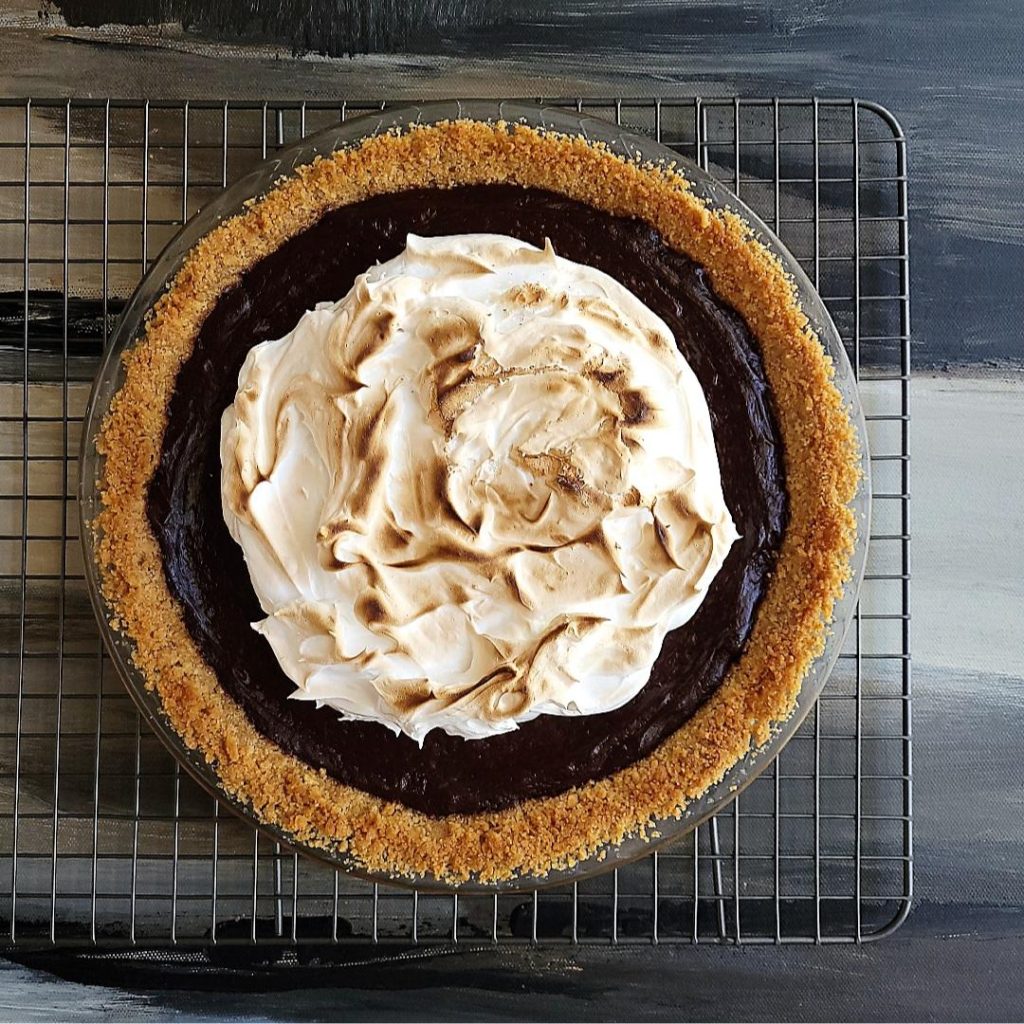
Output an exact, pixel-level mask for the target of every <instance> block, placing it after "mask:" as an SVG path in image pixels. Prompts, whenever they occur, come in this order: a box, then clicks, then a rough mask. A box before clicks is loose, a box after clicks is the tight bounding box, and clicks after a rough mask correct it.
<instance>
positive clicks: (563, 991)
mask: <svg viewBox="0 0 1024 1024" xmlns="http://www.w3.org/2000/svg"><path fill="white" fill-rule="evenodd" d="M100 6H102V5H100ZM552 7H554V5H552ZM506 10H510V9H506ZM517 10H520V8H517ZM521 10H522V11H524V12H525V13H522V14H519V15H516V16H515V17H509V18H506V19H504V20H503V21H502V23H501V24H499V25H490V26H489V27H483V28H479V27H478V28H474V27H472V25H471V24H470V23H469V22H465V23H463V25H464V27H462V28H460V29H457V30H456V29H451V30H450V31H449V30H446V31H445V32H439V33H437V34H435V35H433V36H430V37H429V38H427V37H424V38H423V40H422V41H418V46H417V48H418V50H419V52H415V53H411V52H408V51H407V52H403V53H400V54H380V53H377V54H373V55H364V56H360V57H356V58H352V59H349V58H339V59H325V58H323V57H320V56H315V55H312V56H307V57H304V58H295V57H293V56H292V41H291V40H286V41H285V42H283V43H275V42H274V41H272V40H267V39H262V40H260V41H254V40H253V39H251V38H245V39H242V40H238V39H236V38H235V37H234V35H233V34H231V33H226V32H223V31H222V32H220V37H219V38H218V39H216V40H212V39H210V38H205V37H204V36H202V35H200V34H198V33H195V32H189V33H185V32H182V31H181V30H180V29H177V28H174V27H167V26H161V27H149V28H145V27H142V28H134V29H124V28H117V27H109V26H108V27H103V28H74V27H70V26H67V25H65V24H63V23H62V21H61V19H60V18H59V16H58V15H57V13H56V9H55V8H53V7H52V6H51V7H49V8H47V18H44V19H40V18H39V17H38V11H37V4H35V3H34V2H28V0H7V2H2V0H0V92H3V93H6V94H11V95H29V94H42V95H68V94H73V95H122V96H135V97H138V96H153V97H155V96H166V97H190V98H221V97H224V96H232V97H239V98H253V97H268V96H272V97H295V98H323V97H332V98H344V97H353V96H361V97H366V96H388V97H399V98H400V97H409V98H412V97H422V96H429V97H440V96H449V95H492V96H493V95H513V94H514V95H538V94H546V95H555V94H559V95H563V94H574V95H599V94H608V93H609V92H611V93H618V94H622V95H633V96H637V95H653V94H663V95H686V94H692V93H694V92H701V93H705V94H734V93H742V94H759V95H772V94H781V95H798V94H799V95H803V94H807V93H818V94H821V95H851V94H857V95H859V96H862V97H864V98H870V99H875V100H878V101H880V102H882V103H884V104H886V105H887V106H889V107H890V108H891V109H892V110H893V111H894V112H895V113H896V114H897V116H898V117H899V118H900V119H901V120H902V122H903V124H904V127H905V128H906V130H907V133H908V136H909V139H910V152H911V200H912V222H911V233H912V241H913V253H912V255H913V274H914V276H913V292H914V346H915V356H916V361H917V364H918V365H919V366H926V365H928V366H933V367H941V366H942V365H943V364H944V363H947V362H955V363H968V364H971V365H970V367H969V368H968V369H967V370H965V371H964V372H961V373H955V374H944V375H938V376H928V377H921V378H918V379H916V380H915V382H914V388H913V401H914V432H913V435H912V457H913V495H914V497H913V503H912V507H913V515H914V535H915V540H914V559H915V583H914V616H915V618H914V628H913V647H914V651H915V666H916V667H915V672H916V680H915V689H916V695H915V707H916V728H915V736H916V748H915V779H916V806H915V828H916V836H917V849H916V854H917V860H916V876H917V878H916V880H917V896H918V903H917V909H916V910H915V912H914V913H913V914H912V916H911V918H910V921H909V922H908V924H907V925H906V926H905V927H904V929H903V930H902V931H901V932H900V933H898V934H897V936H896V937H894V938H892V939H890V940H887V941H885V942H883V943H881V944H879V945H877V946H873V947H870V948H865V949H862V950H853V949H807V950H790V949H786V950H774V949H766V950H739V951H737V950H728V949H698V950H689V949H684V950H678V951H668V950H662V949H652V950H644V951H636V952H619V951H607V952H585V953H584V952H581V953H575V954H572V955H570V956H566V955H564V954H559V955H553V954H544V953H540V952H529V951H527V952H523V953H520V954H501V955H491V954H485V955H480V956H477V955H473V956H469V957H463V958H460V959H455V958H451V957H443V958H436V959H434V960H431V961H429V962H422V963H416V964H409V965H405V966H402V967H400V968H394V967H392V968H389V969H386V970H376V969H369V968H367V969H362V970H356V969H352V968H349V969H346V970H344V971H341V970H339V971H338V973H337V974H336V975H335V976H333V977H329V978H327V979H324V980H326V981H327V982H328V983H329V987H327V988H318V989H316V990H309V991H304V992H301V993H288V994H282V993H277V994H270V995H259V996H255V995H248V996H245V995H240V994H237V993H232V994H224V993H220V994H209V993H202V994H199V993H196V992H195V991H188V990H187V989H186V990H184V991H179V992H166V991H165V992H156V991H154V988H155V986H154V983H153V981H152V979H146V978H142V977H135V978H134V979H133V980H129V981H128V984H129V986H130V989H131V991H130V992H125V991H120V990H117V989H114V988H105V987H99V988H94V987H85V986H84V985H80V984H77V983H72V982H65V981H56V980H54V978H52V977H51V976H49V975H45V974H41V973H39V972H37V971H30V970H28V969H26V968H24V967H19V966H13V965H7V966H4V967H3V968H2V969H0V1018H8V1019H19V1018H23V1017H31V1018H33V1019H42V1018H43V1017H46V1019H51V1018H52V1017H54V1016H56V1017H61V1016H70V1015H72V1014H74V1015H76V1016H77V1017H78V1018H79V1019H100V1018H103V1019H108V1018H113V1017H118V1016H145V1017H148V1018H149V1019H196V1018H200V1017H210V1018H216V1019H280V1018H288V1017H298V1018H310V1019H315V1018H331V1017H343V1018H347V1017H351V1018H359V1019H387V1018H432V1019H453V1018H455V1019H461V1018H471V1019H472V1018H478V1017H481V1016H487V1017H491V1018H493V1019H514V1018H522V1017H551V1018H557V1019H600V1018H608V1017H616V1016H618V1017H621V1016H627V1015H636V1016H638V1017H651V1018H663V1019H668V1018H678V1019H699V1018H718V1019H736V1018H750V1019H766V1018H773V1017H792V1018H794V1019H820V1018H822V1017H824V1018H829V1017H834V1018H837V1019H845V1018H863V1019H887V1018H897V1019H912V1018H921V1019H984V1018H1009V1019H1013V1018H1020V1017H1021V1016H1024V983H1022V982H1021V980H1020V979H1021V967H1022V965H1024V940H1022V936H1024V825H1022V824H1021V823H1022V821H1024V813H1022V811H1024V806H1022V804H1024V796H1022V794H1024V769H1022V765H1024V744H1022V741H1021V739H1020V737H1021V735H1022V728H1021V727H1022V725H1024V646H1022V643H1021V640H1020V638H1019V621H1020V607H1021V600H1022V598H1024V586H1022V582H1021V581H1022V579H1024V545H1022V544H1021V541H1020V538H1021V537H1022V536H1024V484H1022V481H1021V477H1020V473H1019V463H1020V456H1021V451H1022V448H1024V444H1022V442H1024V401H1022V395H1024V378H1022V376H1021V375H1020V374H1019V373H1016V372H1014V371H1013V370H1012V369H1011V367H1013V366H1016V365H1018V364H1020V363H1022V362H1024V341H1022V340H1021V328H1020V309H1021V306H1022V301H1024V227H1022V223H1024V219H1022V218H1021V216H1020V198H1019V197H1020V194H1021V187H1022V185H1024V159H1022V138H1024V76H1022V67H1021V61H1022V57H1021V54H1022V53H1024V8H1022V7H1021V5H1020V4H1018V3H1016V2H1015V0H991V2H987V3H982V2H962V3H953V2H951V0H935V2H931V3H929V2H927V0H903V2H890V3H883V2H880V0H863V2H859V3H840V2H830V0H803V2H799V3H791V4H780V3H769V2H767V0H746V2H733V0H723V2H718V3H714V2H689V3H681V2H659V0H651V2H646V3H641V2H633V3H624V4H619V5H615V6H614V7H613V5H609V4H606V3H601V2H596V0H595V2H586V0H566V2H564V3H561V4H559V5H557V10H549V11H548V13H547V14H545V15H544V16H543V17H541V16H538V15H536V14H534V15H532V18H531V15H530V12H529V11H527V10H526V7H525V5H524V6H523V7H522V8H521ZM533 10H539V8H535V9H533ZM47 19H48V20H47ZM100 976H102V977H104V978H108V979H109V978H110V977H111V976H112V975H111V973H110V972H105V973H104V974H103V975H100V974H98V973H97V972H96V971H95V970H93V971H91V972H90V973H89V974H88V975H87V976H86V977H85V978H84V979H80V980H85V981H89V980H96V978H97V977H100Z"/></svg>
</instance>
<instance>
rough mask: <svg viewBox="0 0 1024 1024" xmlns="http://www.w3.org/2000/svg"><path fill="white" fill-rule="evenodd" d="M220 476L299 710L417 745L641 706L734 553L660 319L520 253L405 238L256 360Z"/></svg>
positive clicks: (261, 349)
mask: <svg viewBox="0 0 1024 1024" xmlns="http://www.w3.org/2000/svg"><path fill="white" fill-rule="evenodd" d="M221 467H222V498H223V512H224V517H225V521H226V522H227V525H228V528H229V530H230V531H231V534H232V536H233V537H234V539H235V540H236V541H237V542H238V543H239V544H240V545H241V547H242V549H243V552H244V554H245V559H246V564H247V566H248V569H249V573H250V576H251V579H252V583H253V587H254V589H255V591H256V594H257V596H258V597H259V600H260V604H261V606H262V607H263V610H264V611H265V612H266V615H267V617H266V618H265V619H263V620H262V621H261V622H259V623H257V624H255V628H256V629H258V631H259V632H260V633H262V634H263V635H264V636H265V637H266V639H267V640H268V642H269V643H270V645H271V647H272V649H273V651H274V654H275V656H276V657H277V659H278V661H279V662H280V664H281V667H282V669H283V670H284V672H285V673H286V674H287V675H288V676H289V678H290V679H292V681H293V682H294V683H295V684H296V687H297V689H296V692H295V694H294V696H295V697H296V698H297V699H302V700H314V701H316V702H318V703H320V704H324V705H327V706H329V707H331V708H333V709H335V710H336V711H337V712H339V713H340V714H341V715H342V716H343V717H345V718H352V719H361V720H369V721H377V722H380V723H382V724H384V725H386V726H388V727H389V728H391V729H393V730H394V731H396V732H405V733H406V734H408V735H409V736H411V737H412V738H414V739H416V740H418V741H420V742H422V740H423V737H424V736H425V735H426V734H427V733H428V732H429V731H430V730H431V729H434V728H441V729H444V730H445V731H447V732H449V733H452V734H455V735H461V736H465V737H467V738H479V737H484V736H488V735H493V734H495V733H499V732H505V731H507V730H509V729H513V728H515V727H516V726H517V725H518V724H519V723H520V722H524V721H528V720H529V719H531V718H534V717H536V716H537V715H540V714H557V715H585V714H596V713H600V712H603V711H610V710H612V709H614V708H616V707H619V706H620V705H622V704H624V703H625V702H626V701H628V700H629V699H630V698H631V697H632V696H634V695H635V694H636V693H637V692H638V691H639V690H640V689H641V687H642V686H643V685H644V683H645V682H646V681H647V679H648V677H649V675H650V671H651V666H652V665H653V662H654V660H655V658H656V657H657V654H658V652H659V650H660V649H661V644H662V641H663V640H664V637H665V634H666V633H667V632H668V631H669V630H671V629H675V628H677V627H678V626H680V625H682V624H683V623H684V622H686V621H687V620H688V619H690V618H691V617H692V616H693V614H694V613H695V612H696V610H697V608H698V607H699V605H700V603H701V601H702V600H703V596H704V594H705V593H706V592H707V588H708V586H709V584H710V582H711V580H712V579H713V577H714V575H715V573H717V571H718V569H719V568H720V567H721V565H722V563H723V561H724V560H725V557H726V555H727V554H728V551H729V548H730V546H731V544H732V542H733V541H734V540H735V538H736V530H735V526H734V524H733V521H732V518H731V516H730V515H729V511H728V509H727V508H726V505H725V500H724V498H723V495H722V486H721V477H720V470H719V466H718V459H717V455H716V452H715V446H714V439H713V437H712V432H711V420H710V416H709V414H708V409H707V404H706V401H705V399H704V395H703V392H702V391H701V389H700V385H699V384H698V382H697V379H696V377H695V376H694V374H693V372H692V370H691V369H690V367H689V366H688V365H687V363H686V361H685V360H684V359H683V357H682V355H681V354H680V353H679V351H678V349H677V347H676V345H675V341H674V339H673V338H672V335H671V333H670V331H669V329H668V327H667V326H666V325H665V323H664V322H663V321H662V320H661V319H660V318H658V317H657V316H656V315H655V314H654V313H653V312H652V311H651V310H650V309H648V308H647V307H646V306H645V305H644V304H643V303H641V302H640V300H639V299H637V298H636V296H634V295H633V294H632V293H630V292H629V291H628V290H627V289H626V288H624V287H623V286H622V285H621V284H619V283H618V282H617V281H615V280H614V279H612V278H610V277H608V276H607V275H605V274H602V273H601V272H599V271H597V270H594V269H592V268H590V267H586V266H582V265H580V264H576V263H572V262H570V261H568V260H564V259H561V258H560V257H558V256H556V255H555V253H554V251H553V249H552V248H551V245H550V243H548V244H547V245H546V246H545V248H544V249H538V248H536V247H534V246H531V245H528V244H526V243H524V242H521V241H518V240H516V239H512V238H507V237H504V236H500V235H461V236H450V237H442V238H419V237H416V236H409V239H408V241H407V247H406V250H405V251H404V252H403V253H402V254H401V255H400V256H398V257H396V258H395V259H393V260H390V261H389V262H387V263H384V264H381V265H378V266H376V267H373V268H372V269H371V270H370V271H368V272H367V273H366V274H364V275H362V276H361V277H359V278H358V279H357V280H356V282H355V284H354V285H353V287H352V289H351V291H350V292H349V293H348V295H346V296H345V297H344V298H343V299H341V300H340V301H339V302H337V303H334V304H326V303H325V304H322V305H321V306H319V307H318V308H317V309H315V310H312V311H310V312H308V313H306V314H305V315H304V316H303V317H302V319H301V320H300V321H299V323H298V324H297V325H296V327H295V329H294V330H293V331H292V332H291V333H290V334H288V335H286V336H285V337H284V338H282V339H280V340H278V341H270V342H265V343H263V344H261V345H257V346H256V347H254V348H253V349H252V351H251V352H250V353H249V356H248V358H247V359H246V362H245V365H244V366H243V368H242V371H241V373H240V374H239V387H238V394H237V395H236V398H235V401H234V403H233V404H232V405H231V406H230V407H229V408H228V409H227V410H225V412H224V416H223V419H222V425H221Z"/></svg>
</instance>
